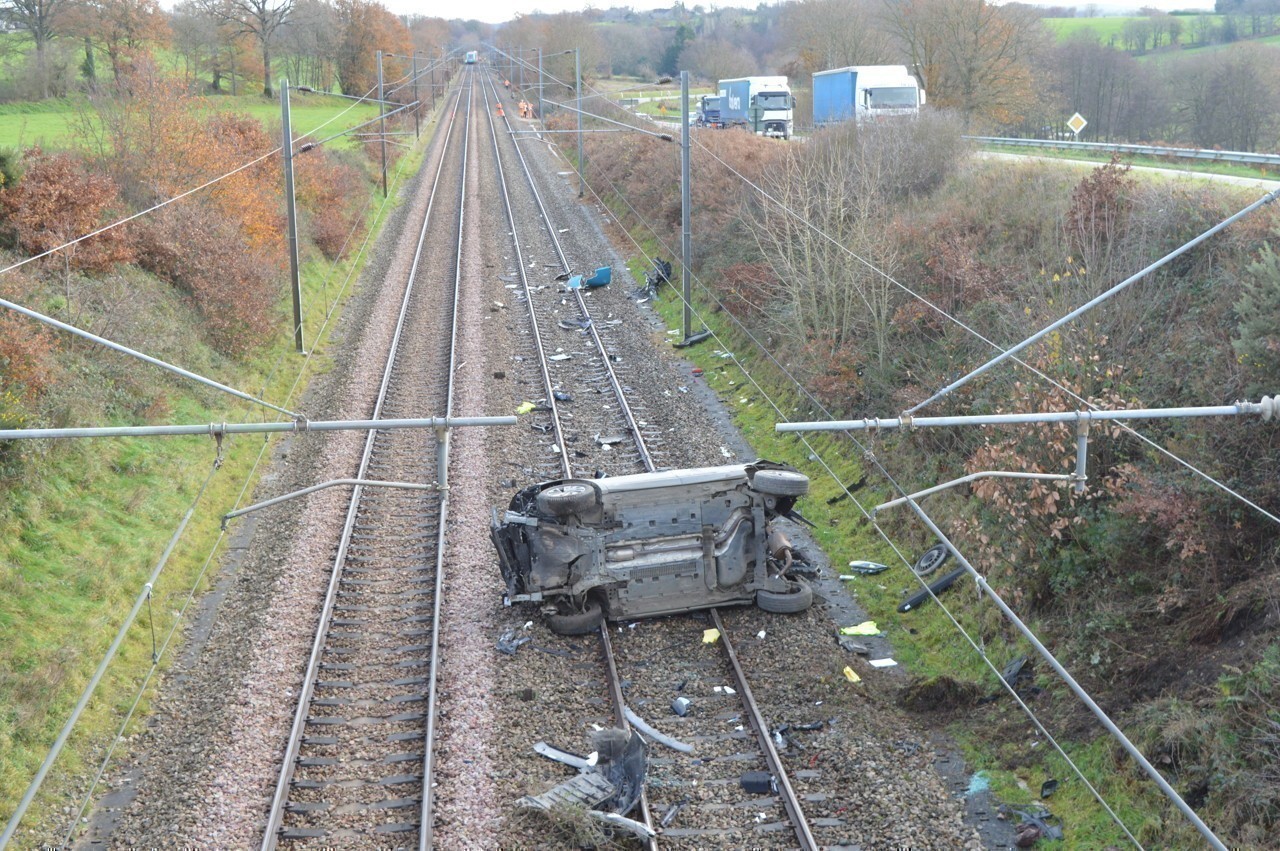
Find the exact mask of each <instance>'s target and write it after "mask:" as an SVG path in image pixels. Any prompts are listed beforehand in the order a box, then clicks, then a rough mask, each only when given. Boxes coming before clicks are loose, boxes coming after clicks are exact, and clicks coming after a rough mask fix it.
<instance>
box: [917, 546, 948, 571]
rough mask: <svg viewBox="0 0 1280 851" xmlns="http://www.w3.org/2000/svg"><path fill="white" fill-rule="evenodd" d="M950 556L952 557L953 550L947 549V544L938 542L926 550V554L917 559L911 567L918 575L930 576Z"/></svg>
mask: <svg viewBox="0 0 1280 851" xmlns="http://www.w3.org/2000/svg"><path fill="white" fill-rule="evenodd" d="M949 558H951V550H949V549H947V545H946V544H936V545H934V546H932V547H930V548H929V549H927V550H925V552H924V555H922V556H920V558H919V559H917V560H916V563H915V564H914V565H912V567H911V569H912V570H913V571H915V574H916V576H928V575H929V574H930V573H933V572H934V571H935V570H937V569H938V568H939V567H941V566H942V563H943V562H945V561H946V560H947V559H949Z"/></svg>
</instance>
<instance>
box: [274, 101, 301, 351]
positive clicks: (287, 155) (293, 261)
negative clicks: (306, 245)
mask: <svg viewBox="0 0 1280 851" xmlns="http://www.w3.org/2000/svg"><path fill="white" fill-rule="evenodd" d="M280 123H281V124H282V125H283V127H284V129H283V139H281V142H280V156H281V159H282V160H283V161H284V214H285V235H286V241H287V246H288V249H289V284H290V287H289V289H290V292H291V293H292V295H293V346H294V349H295V350H296V351H297V352H298V354H300V355H301V354H306V349H305V348H304V347H303V342H302V273H301V271H300V270H299V268H298V203H297V198H296V197H295V194H294V189H293V124H292V123H291V122H290V120H289V78H288V77H286V78H284V79H283V80H281V81H280Z"/></svg>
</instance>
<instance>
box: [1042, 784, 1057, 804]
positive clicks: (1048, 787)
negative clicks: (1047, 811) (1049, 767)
mask: <svg viewBox="0 0 1280 851" xmlns="http://www.w3.org/2000/svg"><path fill="white" fill-rule="evenodd" d="M1057 791H1058V781H1057V780H1053V779H1050V780H1046V781H1044V782H1043V783H1041V784H1040V798H1041V799H1044V798H1048V797H1049V796H1050V795H1052V794H1053V793H1054V792H1057Z"/></svg>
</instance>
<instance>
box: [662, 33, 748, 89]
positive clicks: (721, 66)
mask: <svg viewBox="0 0 1280 851" xmlns="http://www.w3.org/2000/svg"><path fill="white" fill-rule="evenodd" d="M680 66H681V67H682V68H686V69H688V70H689V71H690V72H691V73H692V74H694V75H695V76H697V77H701V78H703V79H705V80H711V81H712V82H714V81H716V80H726V79H729V78H731V77H745V76H748V75H750V74H754V73H755V72H756V70H757V69H758V68H759V67H760V65H759V62H758V61H757V60H756V58H755V57H754V56H752V55H751V53H750V51H748V50H747V49H746V48H744V47H740V46H738V45H736V44H732V43H730V42H728V41H723V40H721V39H702V38H700V39H697V40H696V41H694V42H693V43H692V44H690V45H689V46H688V47H686V48H685V49H684V50H683V51H682V52H681V53H680Z"/></svg>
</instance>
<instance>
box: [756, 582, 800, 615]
mask: <svg viewBox="0 0 1280 851" xmlns="http://www.w3.org/2000/svg"><path fill="white" fill-rule="evenodd" d="M756 605H757V606H759V607H760V608H762V609H764V610H765V611H766V612H772V613H773V614H775V615H793V614H795V613H796V612H803V611H804V610H805V609H807V608H809V607H810V606H812V605H813V589H812V588H810V587H809V584H808V583H807V582H793V583H792V584H791V590H789V591H782V592H778V591H766V590H765V589H763V588H761V589H760V590H759V591H757V592H756Z"/></svg>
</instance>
